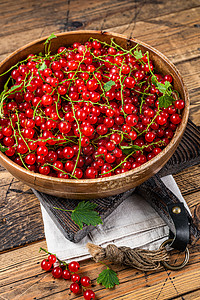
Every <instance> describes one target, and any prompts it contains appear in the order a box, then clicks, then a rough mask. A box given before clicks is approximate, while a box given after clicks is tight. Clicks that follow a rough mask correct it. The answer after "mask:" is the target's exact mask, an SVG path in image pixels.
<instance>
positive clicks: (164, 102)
mask: <svg viewBox="0 0 200 300" xmlns="http://www.w3.org/2000/svg"><path fill="white" fill-rule="evenodd" d="M158 101H159V107H161V108H162V107H164V108H167V107H169V106H170V105H172V104H173V102H174V101H175V99H174V98H173V97H172V96H169V95H163V96H161V97H159V98H158Z"/></svg>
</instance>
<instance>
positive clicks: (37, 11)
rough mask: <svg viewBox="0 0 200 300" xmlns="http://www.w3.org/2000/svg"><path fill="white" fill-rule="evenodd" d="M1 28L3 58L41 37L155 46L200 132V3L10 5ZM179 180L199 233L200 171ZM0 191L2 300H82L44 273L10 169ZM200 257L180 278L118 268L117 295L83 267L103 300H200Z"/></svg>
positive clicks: (1, 8) (1, 14)
mask: <svg viewBox="0 0 200 300" xmlns="http://www.w3.org/2000/svg"><path fill="white" fill-rule="evenodd" d="M0 28H1V33H0V41H1V48H0V59H3V58H5V57H6V56H7V55H8V54H9V53H10V52H12V51H14V50H15V49H17V48H18V47H20V46H22V45H24V44H26V43H28V42H30V41H32V40H34V39H36V38H40V37H42V36H46V35H50V34H51V33H52V32H54V33H58V32H64V31H69V30H77V29H99V30H109V31H113V32H118V33H122V34H124V35H126V36H128V37H136V38H138V39H140V40H141V41H143V42H146V43H149V44H150V45H152V46H154V47H156V48H157V49H158V50H160V51H161V52H163V53H164V54H165V55H166V56H167V57H168V58H169V59H170V60H171V61H172V62H173V63H175V65H176V66H177V67H178V69H179V70H180V72H181V74H182V75H183V77H184V80H185V82H186V84H187V86H188V89H189V94H190V98H191V110H190V117H191V119H192V120H193V122H194V123H195V124H197V125H200V118H199V117H198V116H199V113H200V98H199V95H200V93H199V91H200V80H199V77H200V59H199V58H200V43H199V41H200V40H199V37H200V2H199V0H190V1H188V0H176V1H174V0H167V1H166V0H165V1H164V0H160V1H157V0H152V1H146V0H141V1H130V0H124V1H123V0H112V1H111V0H99V1H97V0H96V1H94V0H90V1H86V0H83V1H81V0H74V1H72V0H71V1H70V0H67V1H64V0H54V1H51V0H43V1H33V0H32V1H31V0H18V1H12V0H7V1H1V2H0ZM175 179H176V181H177V183H178V186H179V187H180V189H181V191H182V193H183V195H184V197H185V199H186V201H187V203H188V205H189V207H190V209H191V211H192V214H193V217H194V218H195V222H196V224H197V225H198V226H200V225H199V224H200V200H199V199H200V166H195V167H191V168H189V169H187V170H184V171H183V172H181V173H179V174H178V175H176V176H175ZM0 186H1V200H0V208H1V210H0V241H1V242H0V250H1V255H0V262H1V263H0V300H17V299H20V300H23V299H47V298H48V299H49V300H54V299H56V300H59V299H83V297H82V296H74V295H73V294H71V293H70V291H69V283H68V282H66V281H64V280H58V279H57V280H54V279H53V278H52V276H51V274H49V273H45V272H43V271H42V270H41V268H40V262H41V260H42V259H43V258H44V256H45V255H44V254H39V252H38V250H39V248H40V247H44V248H46V243H45V239H44V232H43V223H42V218H41V212H40V206H39V202H38V200H37V199H36V197H35V196H34V195H33V193H32V191H31V190H30V189H29V187H27V186H25V185H24V184H23V183H21V182H19V181H18V180H16V179H15V178H13V177H12V176H11V175H10V174H9V173H8V172H7V171H6V170H5V169H3V168H1V169H0ZM19 246H20V247H19ZM199 250H200V243H196V244H195V245H193V246H192V247H190V253H191V257H190V262H189V264H188V265H187V266H186V267H185V268H184V269H183V270H181V271H166V270H163V271H160V272H147V273H143V272H140V271H137V270H135V269H131V268H127V267H119V266H114V265H113V266H112V268H113V269H114V270H115V271H117V273H118V277H119V280H120V285H119V286H117V287H116V288H115V289H113V290H106V289H104V288H102V286H100V285H98V284H97V283H96V278H97V275H98V274H99V273H100V272H101V270H102V269H103V267H102V265H101V264H96V263H94V262H93V261H92V260H87V261H84V262H83V263H82V273H83V274H85V275H89V276H90V277H91V278H92V288H93V290H94V291H95V293H96V295H97V299H106V300H108V299H130V300H133V299H140V300H141V299H151V300H152V299H159V300H163V299H182V300H183V299H187V300H188V299H200V253H199Z"/></svg>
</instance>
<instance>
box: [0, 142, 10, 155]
mask: <svg viewBox="0 0 200 300" xmlns="http://www.w3.org/2000/svg"><path fill="white" fill-rule="evenodd" d="M6 150H8V148H6V147H4V146H2V145H1V144H0V151H1V152H3V153H4V152H6Z"/></svg>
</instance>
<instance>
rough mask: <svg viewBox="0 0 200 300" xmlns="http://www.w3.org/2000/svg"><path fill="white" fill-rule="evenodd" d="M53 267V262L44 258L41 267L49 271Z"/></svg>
mask: <svg viewBox="0 0 200 300" xmlns="http://www.w3.org/2000/svg"><path fill="white" fill-rule="evenodd" d="M51 267H52V263H50V262H49V261H48V260H46V259H44V260H43V261H42V262H41V268H42V270H44V271H49V270H50V269H51Z"/></svg>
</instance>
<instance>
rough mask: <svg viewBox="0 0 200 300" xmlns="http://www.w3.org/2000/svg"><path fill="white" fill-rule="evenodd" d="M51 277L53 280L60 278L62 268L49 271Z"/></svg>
mask: <svg viewBox="0 0 200 300" xmlns="http://www.w3.org/2000/svg"><path fill="white" fill-rule="evenodd" d="M51 273H52V275H53V277H54V278H60V277H61V276H62V268H60V267H55V268H53V270H52V271H51Z"/></svg>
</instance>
